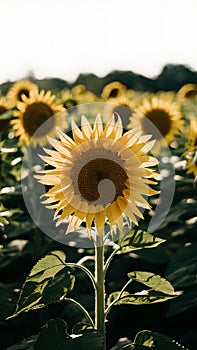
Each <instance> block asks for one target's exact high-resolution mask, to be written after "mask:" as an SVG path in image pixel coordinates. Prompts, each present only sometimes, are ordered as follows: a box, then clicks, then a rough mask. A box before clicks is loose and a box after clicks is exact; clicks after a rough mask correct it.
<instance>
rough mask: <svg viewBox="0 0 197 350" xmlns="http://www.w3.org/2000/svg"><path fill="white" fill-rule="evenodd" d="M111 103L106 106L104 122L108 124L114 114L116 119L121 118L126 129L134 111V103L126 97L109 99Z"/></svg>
mask: <svg viewBox="0 0 197 350" xmlns="http://www.w3.org/2000/svg"><path fill="white" fill-rule="evenodd" d="M109 102H112V103H107V104H106V110H105V118H104V122H105V121H106V122H108V121H109V119H110V118H111V115H113V114H114V117H115V118H117V117H118V116H120V117H121V120H122V124H123V127H124V128H125V129H126V128H127V125H128V123H129V120H130V117H131V115H132V112H133V109H134V103H132V102H131V101H130V100H129V99H128V98H127V97H126V96H125V95H122V96H120V97H117V98H113V99H109Z"/></svg>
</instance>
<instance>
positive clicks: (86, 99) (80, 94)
mask: <svg viewBox="0 0 197 350" xmlns="http://www.w3.org/2000/svg"><path fill="white" fill-rule="evenodd" d="M71 93H72V95H73V97H74V98H75V99H76V100H77V101H79V103H91V102H94V101H96V100H97V99H98V98H97V97H96V95H95V94H94V93H93V92H91V91H89V90H87V89H86V87H85V85H83V84H79V85H76V86H74V87H73V88H72V90H71Z"/></svg>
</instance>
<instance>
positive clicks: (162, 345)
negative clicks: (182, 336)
mask: <svg viewBox="0 0 197 350" xmlns="http://www.w3.org/2000/svg"><path fill="white" fill-rule="evenodd" d="M134 345H142V346H147V348H148V349H154V350H166V349H168V350H179V349H180V348H181V349H186V348H185V347H183V346H181V345H180V344H178V342H176V341H175V340H172V339H171V338H170V337H167V336H166V335H163V334H159V333H156V332H151V331H149V330H144V331H141V332H139V333H138V334H137V335H136V337H135V340H134Z"/></svg>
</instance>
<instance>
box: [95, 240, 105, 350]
mask: <svg viewBox="0 0 197 350" xmlns="http://www.w3.org/2000/svg"><path fill="white" fill-rule="evenodd" d="M95 278H96V295H95V297H96V300H95V326H96V329H97V330H98V331H99V332H100V333H101V334H102V336H103V338H104V345H103V349H102V350H106V334H105V333H106V330H105V274H104V245H103V237H99V236H97V241H96V244H95Z"/></svg>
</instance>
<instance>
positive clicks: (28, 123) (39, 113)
mask: <svg viewBox="0 0 197 350" xmlns="http://www.w3.org/2000/svg"><path fill="white" fill-rule="evenodd" d="M54 98H55V95H51V91H47V92H46V93H45V91H44V90H42V91H41V92H40V93H39V92H38V91H37V90H36V91H30V96H29V98H27V97H26V96H25V95H23V96H22V102H18V104H17V109H18V110H16V111H14V114H13V115H14V117H16V118H14V119H13V120H12V121H11V124H13V128H14V130H16V136H19V137H20V141H21V142H23V141H25V142H26V144H29V143H30V141H31V144H32V146H34V147H36V146H37V145H40V146H43V145H45V144H46V143H48V139H47V136H54V137H55V136H57V132H56V127H57V126H58V127H60V128H65V127H66V126H67V123H66V121H65V115H64V113H58V112H61V111H64V107H63V106H62V105H61V104H59V103H54V102H53V101H54ZM56 113H57V114H56ZM52 117H53V118H52ZM46 121H47V122H46ZM44 122H46V123H44ZM43 123H44V125H43V127H41V125H42V124H43Z"/></svg>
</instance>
